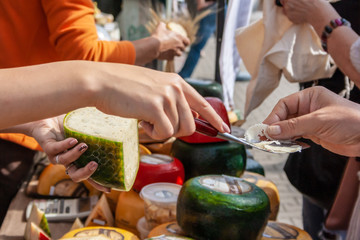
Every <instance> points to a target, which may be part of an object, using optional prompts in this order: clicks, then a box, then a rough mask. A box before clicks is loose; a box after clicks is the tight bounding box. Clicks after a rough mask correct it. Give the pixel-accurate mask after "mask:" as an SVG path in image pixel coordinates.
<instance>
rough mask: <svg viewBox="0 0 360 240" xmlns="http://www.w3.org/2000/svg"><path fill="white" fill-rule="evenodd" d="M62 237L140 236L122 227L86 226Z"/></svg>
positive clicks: (113, 239) (116, 239)
mask: <svg viewBox="0 0 360 240" xmlns="http://www.w3.org/2000/svg"><path fill="white" fill-rule="evenodd" d="M60 239H74V240H75V239H78V240H80V239H84V240H103V239H110V240H139V238H138V237H137V236H136V235H134V234H132V233H131V232H128V231H126V230H124V229H121V228H114V227H85V228H80V229H76V230H73V231H70V232H68V233H66V234H65V235H64V236H62V237H61V238H60Z"/></svg>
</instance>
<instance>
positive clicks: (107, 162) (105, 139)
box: [64, 107, 140, 191]
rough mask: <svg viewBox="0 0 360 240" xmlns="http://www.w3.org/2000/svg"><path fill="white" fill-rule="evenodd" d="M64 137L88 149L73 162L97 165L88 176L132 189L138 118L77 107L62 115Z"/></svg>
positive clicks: (100, 181)
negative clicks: (84, 144)
mask: <svg viewBox="0 0 360 240" xmlns="http://www.w3.org/2000/svg"><path fill="white" fill-rule="evenodd" d="M64 130H65V136H66V137H74V138H76V139H77V140H78V141H79V142H85V143H86V144H87V145H88V149H87V150H86V151H85V152H84V153H83V154H82V155H81V157H80V158H79V159H78V160H76V161H75V162H74V164H75V165H76V166H77V167H79V168H81V167H84V166H85V165H86V164H87V163H89V162H90V161H95V162H97V163H98V164H99V166H98V168H97V169H96V171H95V173H94V174H93V175H92V176H91V178H92V179H93V180H94V181H96V182H97V183H99V184H101V185H103V186H105V187H109V188H115V189H118V190H125V191H128V190H130V189H131V187H132V185H133V183H134V181H135V178H136V174H137V171H138V168H139V158H140V157H139V137H138V127H137V120H136V119H130V118H121V117H117V116H112V115H108V114H104V113H102V112H101V111H99V110H97V109H96V108H94V107H87V108H80V109H77V110H75V111H72V112H70V113H68V114H67V115H66V116H65V118H64Z"/></svg>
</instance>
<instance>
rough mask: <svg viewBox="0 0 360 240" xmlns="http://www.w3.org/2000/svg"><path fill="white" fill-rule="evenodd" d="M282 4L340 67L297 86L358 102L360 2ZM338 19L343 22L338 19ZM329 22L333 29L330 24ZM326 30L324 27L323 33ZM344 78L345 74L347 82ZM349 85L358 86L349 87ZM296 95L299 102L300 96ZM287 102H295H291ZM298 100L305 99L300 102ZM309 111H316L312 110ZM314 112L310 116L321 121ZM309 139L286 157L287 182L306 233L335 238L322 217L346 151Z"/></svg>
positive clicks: (291, 1)
mask: <svg viewBox="0 0 360 240" xmlns="http://www.w3.org/2000/svg"><path fill="white" fill-rule="evenodd" d="M280 2H281V3H282V5H283V11H284V13H285V15H287V16H288V18H289V19H290V20H291V21H292V22H294V23H297V24H302V23H309V24H311V25H312V26H313V27H314V29H315V31H316V33H317V34H318V35H319V37H320V38H321V39H322V45H323V47H324V50H326V51H328V53H329V54H330V55H331V56H332V58H333V59H334V61H335V63H336V65H337V66H338V67H339V68H338V70H336V72H335V74H334V75H333V76H332V77H331V78H329V79H318V80H317V81H314V82H308V83H303V84H301V85H300V87H301V89H307V88H310V87H311V86H313V85H318V86H323V87H325V88H327V89H329V90H331V91H332V92H334V93H336V94H341V95H342V96H345V97H347V98H348V99H350V100H351V101H353V102H356V103H360V91H359V88H358V87H359V86H360V74H359V70H357V69H359V68H360V61H359V60H356V58H359V57H360V55H359V50H360V48H359V47H358V43H357V44H356V42H359V37H358V33H360V16H359V15H358V12H359V11H360V2H359V1H357V0H347V1H339V2H336V3H333V4H332V5H331V4H330V3H329V2H327V1H324V0H296V1H294V0H281V1H280ZM342 18H344V19H347V20H342ZM332 22H334V23H335V24H336V25H332ZM348 22H350V23H351V28H350V27H348V26H347V25H348V24H347V23H348ZM337 23H339V25H338V24H337ZM325 26H327V27H326V29H325ZM324 32H325V33H324ZM345 76H348V77H349V79H350V81H349V79H348V78H347V77H345ZM351 81H352V82H354V83H355V85H356V86H354V87H353V88H352V83H351ZM322 92H323V91H321V93H322ZM310 93H312V91H310ZM296 96H299V98H300V97H303V96H304V94H299V95H296ZM316 96H318V94H317V95H316ZM290 99H292V100H294V98H290ZM336 99H338V98H336ZM301 100H304V99H302V98H301ZM289 101H290V100H289ZM301 104H303V102H301ZM304 104H305V103H304ZM303 111H305V112H306V111H308V110H307V109H306V108H305V109H302V112H301V114H302V113H303ZM312 111H315V110H313V109H312V108H311V112H312ZM318 113H319V112H318V111H315V112H314V113H312V114H311V115H309V117H310V116H311V117H313V118H315V117H319V116H318V115H317V114H318ZM330 114H336V113H335V112H333V113H330ZM323 117H325V115H324V116H323ZM326 117H329V122H330V120H331V117H330V116H328V115H326ZM294 121H295V120H294ZM324 126H327V125H324ZM313 130H319V129H313ZM314 134H315V133H314ZM311 140H313V139H310V140H304V141H305V142H307V143H308V144H310V145H311V147H310V148H309V149H306V150H303V151H301V152H299V153H294V154H290V156H289V158H288V160H287V162H286V164H285V167H284V170H285V172H286V174H287V176H288V178H289V180H290V182H291V183H292V184H293V185H294V186H295V187H296V188H297V189H298V190H299V191H300V192H301V193H302V194H303V224H304V229H305V230H306V231H307V232H309V234H310V235H311V236H312V238H313V239H315V240H316V239H320V237H319V234H320V235H324V234H328V235H335V234H334V233H330V232H329V231H327V229H324V227H323V225H324V222H325V220H326V213H327V212H328V211H329V209H330V208H331V206H332V204H333V201H334V199H335V196H336V194H337V191H338V187H339V185H340V182H341V179H342V177H343V172H344V169H345V166H346V164H347V162H348V157H347V156H348V155H346V154H343V153H344V152H338V151H334V150H335V149H333V148H331V149H330V150H329V149H328V148H327V147H324V146H323V144H321V145H317V144H315V143H318V142H316V141H315V143H313V142H312V141H311ZM344 155H345V156H344ZM344 235H345V234H343V236H342V237H343V238H344Z"/></svg>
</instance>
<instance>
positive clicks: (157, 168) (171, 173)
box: [133, 154, 185, 192]
mask: <svg viewBox="0 0 360 240" xmlns="http://www.w3.org/2000/svg"><path fill="white" fill-rule="evenodd" d="M184 178H185V173H184V166H183V164H182V163H181V162H180V161H179V160H178V159H176V158H174V157H171V156H169V155H165V154H149V155H143V156H141V157H140V166H139V171H138V174H137V176H136V179H135V183H134V186H133V189H134V190H135V191H137V192H140V191H141V189H142V188H143V187H144V186H146V185H148V184H151V183H156V182H169V183H176V184H179V185H182V184H183V183H184Z"/></svg>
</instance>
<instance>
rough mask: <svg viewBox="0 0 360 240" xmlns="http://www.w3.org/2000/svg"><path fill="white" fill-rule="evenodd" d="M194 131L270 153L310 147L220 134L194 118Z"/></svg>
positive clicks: (206, 123) (301, 144)
mask: <svg viewBox="0 0 360 240" xmlns="http://www.w3.org/2000/svg"><path fill="white" fill-rule="evenodd" d="M195 126H196V131H197V132H198V133H201V134H204V135H207V136H211V137H217V138H221V139H224V140H228V141H233V142H237V143H241V144H245V145H249V146H251V147H253V148H256V149H259V150H262V151H265V152H270V153H293V152H300V151H301V150H302V149H306V148H308V147H310V146H309V145H308V144H306V143H303V142H298V141H292V140H268V139H267V140H265V141H261V140H258V139H257V138H259V137H254V139H246V138H238V137H235V136H234V135H232V134H230V133H221V132H219V131H218V130H217V129H216V128H214V127H213V126H212V125H211V124H210V123H208V122H207V121H205V120H202V119H198V118H195Z"/></svg>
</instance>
